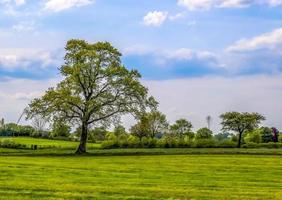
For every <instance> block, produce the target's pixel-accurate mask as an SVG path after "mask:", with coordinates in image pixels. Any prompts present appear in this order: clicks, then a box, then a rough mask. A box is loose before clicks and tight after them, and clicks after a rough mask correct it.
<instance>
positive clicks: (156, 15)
mask: <svg viewBox="0 0 282 200" xmlns="http://www.w3.org/2000/svg"><path fill="white" fill-rule="evenodd" d="M167 16H168V13H167V12H162V11H153V12H149V13H148V14H147V15H146V16H145V17H144V18H143V23H144V24H145V25H146V26H161V25H162V24H163V23H164V22H165V20H166V19H167Z"/></svg>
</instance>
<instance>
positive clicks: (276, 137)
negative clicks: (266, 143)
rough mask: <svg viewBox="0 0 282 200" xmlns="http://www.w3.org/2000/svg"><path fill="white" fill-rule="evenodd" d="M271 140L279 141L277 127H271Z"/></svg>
mask: <svg viewBox="0 0 282 200" xmlns="http://www.w3.org/2000/svg"><path fill="white" fill-rule="evenodd" d="M271 130H272V141H273V142H279V131H278V129H277V128H275V127H272V128H271Z"/></svg>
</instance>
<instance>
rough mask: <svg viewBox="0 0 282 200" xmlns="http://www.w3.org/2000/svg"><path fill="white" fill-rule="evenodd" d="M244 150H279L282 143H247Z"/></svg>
mask: <svg viewBox="0 0 282 200" xmlns="http://www.w3.org/2000/svg"><path fill="white" fill-rule="evenodd" d="M243 147H244V148H268V149H277V148H282V144H281V143H275V142H269V143H260V144H257V143H253V142H250V143H246V144H244V145H243Z"/></svg>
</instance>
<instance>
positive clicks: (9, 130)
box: [4, 123, 19, 136]
mask: <svg viewBox="0 0 282 200" xmlns="http://www.w3.org/2000/svg"><path fill="white" fill-rule="evenodd" d="M4 131H5V132H6V135H7V136H18V133H19V127H18V125H17V124H16V123H8V124H5V128H4Z"/></svg>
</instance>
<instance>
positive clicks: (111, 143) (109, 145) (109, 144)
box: [101, 140, 119, 149]
mask: <svg viewBox="0 0 282 200" xmlns="http://www.w3.org/2000/svg"><path fill="white" fill-rule="evenodd" d="M117 147H119V145H118V142H117V140H105V141H103V142H102V144H101V148H102V149H113V148H117Z"/></svg>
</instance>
